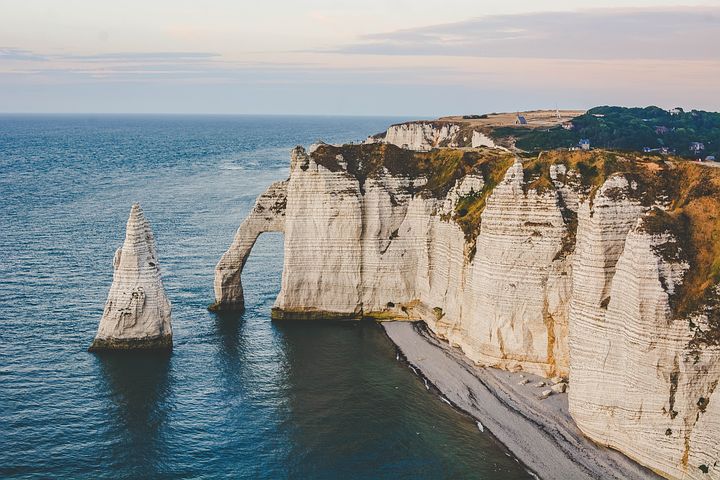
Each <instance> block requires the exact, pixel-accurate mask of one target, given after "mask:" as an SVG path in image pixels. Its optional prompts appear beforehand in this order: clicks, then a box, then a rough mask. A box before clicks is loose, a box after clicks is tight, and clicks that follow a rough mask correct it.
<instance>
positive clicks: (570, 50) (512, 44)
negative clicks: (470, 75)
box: [333, 7, 720, 60]
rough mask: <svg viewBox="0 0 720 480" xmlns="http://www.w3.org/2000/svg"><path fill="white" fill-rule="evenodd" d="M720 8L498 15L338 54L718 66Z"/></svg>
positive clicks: (370, 40) (372, 40) (368, 39)
mask: <svg viewBox="0 0 720 480" xmlns="http://www.w3.org/2000/svg"><path fill="white" fill-rule="evenodd" d="M718 45H720V8H717V7H677V8H670V9H598V10H584V11H577V12H541V13H529V14H519V15H493V16H487V17H480V18H474V19H471V20H467V21H463V22H458V23H450V24H443V25H433V26H428V27H422V28H416V29H411V30H399V31H395V32H389V33H384V34H373V35H365V36H363V37H362V38H361V39H360V41H358V42H356V43H353V44H349V45H346V46H343V47H340V48H337V49H333V51H336V52H341V53H351V54H373V55H426V56H434V55H443V56H447V55H453V56H469V57H505V58H508V57H510V58H560V59H583V60H585V59H590V60H608V59H678V60H679V59H682V60H718V59H720V49H719V48H718V47H717V46H718Z"/></svg>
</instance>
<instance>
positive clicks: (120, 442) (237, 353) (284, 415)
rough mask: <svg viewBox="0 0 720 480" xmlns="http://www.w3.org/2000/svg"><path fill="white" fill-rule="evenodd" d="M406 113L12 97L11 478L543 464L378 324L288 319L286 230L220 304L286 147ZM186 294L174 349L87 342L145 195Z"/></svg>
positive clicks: (499, 470)
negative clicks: (512, 446)
mask: <svg viewBox="0 0 720 480" xmlns="http://www.w3.org/2000/svg"><path fill="white" fill-rule="evenodd" d="M397 120H399V119H390V118H330V117H260V116H257V117H249V116H237V117H233V116H218V117H212V116H0V206H2V214H1V215H0V477H2V478H72V479H78V478H93V479H96V478H252V479H284V478H294V479H316V478H317V479H335V478H341V479H355V478H357V479H361V478H363V479H364V478H368V479H370V478H373V479H380V478H387V479H396V478H413V479H423V478H427V479H436V478H478V479H515V478H527V477H528V475H527V474H526V473H525V471H524V469H523V468H522V467H521V466H520V465H518V464H517V462H516V461H515V460H514V459H513V458H512V457H510V456H509V455H508V454H507V453H506V452H505V451H504V449H503V448H502V447H501V446H500V445H498V443H497V442H496V441H495V440H494V439H493V438H492V437H491V436H489V435H488V434H487V433H482V432H480V431H479V429H478V428H477V426H476V424H475V422H474V421H473V420H472V419H470V418H468V417H466V416H464V415H462V414H460V413H459V412H456V411H455V410H453V409H452V408H451V407H449V406H448V405H446V404H445V403H444V402H442V401H441V400H440V399H439V398H438V397H437V396H436V395H434V394H432V393H431V392H429V391H427V390H426V388H425V386H424V384H423V382H422V380H421V379H419V378H418V377H416V376H415V375H414V374H413V373H412V371H411V370H410V369H408V368H407V366H406V365H404V364H403V363H402V362H400V361H397V360H396V352H395V349H394V346H393V345H392V344H391V343H390V341H389V340H388V339H387V337H386V336H385V335H384V333H383V332H382V330H381V329H380V328H379V327H378V326H376V325H374V324H372V323H323V322H318V323H273V322H271V321H270V316H269V313H270V307H271V305H272V302H273V300H274V299H275V296H276V295H277V292H278V291H279V287H280V275H281V271H282V254H283V251H282V242H283V238H282V235H280V234H265V235H263V236H261V237H260V239H259V241H258V243H257V245H256V246H255V248H254V250H253V252H252V254H251V256H250V259H249V261H248V264H247V267H246V269H245V272H244V274H243V285H244V287H245V296H246V302H247V310H246V312H245V313H244V314H242V315H226V316H218V315H214V314H211V313H209V312H208V311H207V310H206V306H207V305H208V304H209V303H210V302H211V301H212V295H213V293H212V281H213V268H214V265H215V263H216V262H217V260H218V259H219V258H220V255H221V254H222V253H223V251H224V250H225V249H226V248H227V246H228V245H229V244H230V242H231V240H232V237H233V234H234V231H235V229H236V228H237V227H238V225H239V224H240V222H241V221H242V219H243V216H244V215H245V214H246V213H247V212H248V211H249V209H250V208H251V206H252V203H253V201H254V198H255V196H256V195H258V194H259V193H260V192H261V191H262V190H263V189H264V188H265V187H266V186H267V185H268V184H270V183H271V182H272V181H275V180H279V179H282V178H285V177H286V176H287V170H288V164H289V150H290V149H291V148H292V147H293V146H294V145H296V144H303V145H309V144H310V143H312V142H314V141H315V140H316V139H324V140H326V141H329V142H347V141H357V140H362V139H363V138H365V136H366V135H367V134H369V133H374V132H377V131H380V130H383V129H384V128H386V127H387V126H388V125H389V124H390V123H392V122H394V121H397ZM134 201H139V202H141V204H142V206H143V208H144V210H145V213H146V215H147V217H148V219H149V220H150V222H151V224H152V227H153V230H154V233H155V237H156V240H157V242H158V250H159V256H160V264H161V268H162V272H163V276H164V282H165V288H166V290H167V293H168V295H169V297H170V300H171V302H172V303H173V327H174V340H175V348H174V350H173V352H172V354H170V355H153V354H132V355H128V354H111V355H96V354H91V353H88V352H87V351H86V349H87V347H88V346H89V344H90V342H91V340H92V338H93V336H94V333H95V330H96V328H97V322H98V320H99V319H100V316H101V313H102V310H103V305H104V302H105V298H106V295H107V290H108V288H109V286H110V283H111V280H112V267H111V262H112V257H113V253H114V251H115V249H116V248H117V247H118V246H119V245H120V244H121V243H122V239H123V237H124V226H125V221H126V219H127V215H128V213H129V209H130V205H131V203H132V202H134Z"/></svg>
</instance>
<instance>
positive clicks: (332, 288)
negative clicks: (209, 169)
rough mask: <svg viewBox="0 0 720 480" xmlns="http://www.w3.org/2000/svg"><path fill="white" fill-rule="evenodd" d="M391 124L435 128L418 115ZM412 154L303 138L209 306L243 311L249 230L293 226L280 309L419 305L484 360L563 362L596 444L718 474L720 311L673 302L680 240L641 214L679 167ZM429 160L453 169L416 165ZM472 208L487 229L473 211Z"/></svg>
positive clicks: (536, 365) (680, 276) (233, 253)
mask: <svg viewBox="0 0 720 480" xmlns="http://www.w3.org/2000/svg"><path fill="white" fill-rule="evenodd" d="M388 135H389V137H388V138H386V143H392V144H396V142H399V143H398V144H399V145H403V146H408V145H412V146H414V147H418V148H421V149H425V147H427V146H428V145H432V146H434V145H436V144H437V143H438V140H437V138H435V137H433V138H432V139H431V140H428V138H429V136H428V135H429V134H428V133H427V132H425V131H424V130H423V128H422V126H419V127H418V128H417V130H416V131H415V130H414V131H408V132H405V133H402V135H405V136H403V137H402V138H400V137H401V132H398V134H397V135H395V134H392V135H390V130H389V131H388ZM391 140H392V141H391ZM403 152H404V151H403V150H401V149H397V148H395V147H392V148H391V146H390V145H360V146H345V147H333V146H329V145H320V146H318V147H316V149H315V150H314V151H311V152H310V153H306V152H305V150H304V149H302V148H300V147H297V148H296V149H295V150H294V151H293V153H292V160H291V166H290V176H289V179H288V180H286V181H284V182H279V183H276V184H273V185H272V186H271V187H270V188H269V189H268V191H267V192H266V193H264V194H263V195H261V196H260V198H259V199H258V201H257V203H256V205H255V208H254V209H253V210H252V212H251V213H250V215H249V216H248V219H247V220H246V221H245V222H244V223H243V225H242V226H241V227H240V229H239V230H238V233H237V235H236V237H235V241H234V242H233V244H232V246H231V247H230V249H229V250H228V252H227V253H226V254H225V255H224V256H223V258H222V260H221V261H220V263H219V264H218V266H217V269H216V279H215V295H216V303H215V304H214V307H215V308H217V309H220V310H222V309H239V308H242V301H243V300H242V286H241V281H240V277H241V272H242V266H243V264H244V262H245V259H246V258H247V255H248V254H249V251H250V249H251V248H252V245H253V243H254V241H255V239H256V238H257V236H258V235H259V234H260V233H262V232H264V231H282V232H284V235H285V254H284V255H285V256H284V269H283V275H282V285H281V290H280V293H279V295H278V298H277V300H276V302H275V305H274V308H273V312H272V315H273V318H276V319H306V318H361V317H370V318H376V319H380V320H424V321H425V322H426V323H427V324H428V326H429V328H430V329H431V330H432V331H433V332H434V333H435V334H436V335H438V336H440V337H442V338H445V339H447V340H448V341H449V342H450V343H451V344H453V345H456V346H459V347H460V348H461V349H462V350H463V352H464V353H465V355H467V356H468V357H469V358H471V359H472V360H474V361H475V362H477V363H478V364H482V365H487V366H493V367H499V368H505V369H511V370H524V371H528V372H532V373H537V374H541V375H544V376H547V377H550V376H555V375H559V376H565V377H567V376H569V377H570V389H569V400H570V409H571V414H572V416H573V418H574V419H575V421H576V422H577V424H578V426H579V427H580V429H581V430H582V431H583V432H584V433H585V434H586V435H587V436H588V437H590V438H591V439H593V440H595V441H596V442H598V443H601V444H603V445H607V446H610V447H613V448H616V449H618V450H620V451H622V452H624V453H626V454H627V455H629V456H630V457H632V458H634V459H636V460H637V461H638V462H640V463H642V464H644V465H646V466H648V467H650V468H652V469H653V470H655V471H657V472H658V473H660V474H662V475H664V476H667V477H670V478H691V479H695V478H697V479H705V478H709V479H720V462H719V461H718V445H720V418H718V414H719V413H720V406H719V405H718V404H720V397H718V395H720V394H719V393H717V391H716V386H717V384H718V382H719V381H720V345H719V343H720V342H716V341H715V340H713V338H714V337H713V335H711V333H712V332H714V330H713V329H714V328H717V327H718V326H717V325H715V324H714V323H713V322H712V321H711V318H715V317H712V316H713V315H716V312H715V310H712V311H710V310H707V308H710V307H707V308H706V310H705V311H704V312H703V311H701V310H698V311H697V312H696V313H693V314H692V315H686V316H677V315H676V314H675V311H674V310H673V308H672V301H673V300H672V299H673V298H675V297H674V295H676V294H677V292H679V291H680V289H681V287H682V285H683V282H684V281H685V278H686V276H687V272H688V271H689V270H690V266H689V264H688V261H687V260H686V259H685V257H684V256H683V255H682V254H678V255H675V256H674V257H673V256H672V255H669V254H667V252H668V251H669V250H672V249H673V248H675V250H682V249H681V248H679V247H678V246H677V245H676V243H677V239H676V238H675V237H674V236H673V234H672V233H667V232H665V233H663V232H660V233H658V232H655V231H652V229H650V228H649V227H648V228H646V226H645V222H646V221H648V222H649V220H650V219H651V217H652V215H653V214H652V212H654V211H655V210H653V208H654V207H659V208H661V209H668V208H670V203H671V202H670V200H668V199H667V198H663V197H661V196H658V198H657V199H652V201H648V195H649V193H648V192H650V193H652V192H653V191H654V190H652V189H651V188H650V187H648V186H647V185H650V183H647V184H646V183H642V181H641V178H640V177H642V175H646V177H647V178H650V179H651V180H652V178H654V177H653V175H655V174H654V173H653V172H655V170H657V169H658V168H660V169H662V170H663V172H665V171H667V172H673V171H677V170H673V169H676V167H675V166H672V165H671V166H668V167H667V168H666V167H664V166H660V167H657V166H656V165H655V164H652V165H649V166H648V167H647V169H646V170H647V172H650V173H647V174H644V173H642V172H644V171H645V170H643V169H644V168H645V167H638V168H640V170H638V171H639V172H641V173H638V171H633V172H632V173H625V172H624V171H622V169H619V171H618V172H612V171H609V172H608V173H607V176H605V177H603V176H602V174H599V173H598V171H603V170H602V169H603V168H605V170H604V171H608V170H609V169H610V167H607V166H606V167H603V166H602V165H603V164H597V165H596V164H592V163H587V162H589V161H590V160H588V159H586V158H585V157H582V156H583V155H591V153H580V152H573V153H567V155H572V156H574V157H572V158H569V157H568V158H565V157H563V158H560V159H559V160H558V161H557V162H554V160H552V159H547V160H542V161H541V159H537V160H528V161H526V162H521V161H520V160H519V159H513V157H512V155H511V154H509V153H502V152H498V151H497V150H492V151H490V150H478V152H480V153H477V155H478V156H479V157H481V156H482V155H486V154H489V152H495V153H493V155H495V157H493V159H492V162H495V163H494V164H495V165H497V164H501V163H502V164H503V165H505V167H504V168H503V170H502V171H501V172H500V175H499V177H497V172H496V171H494V170H493V169H492V168H491V165H492V164H493V163H492V162H489V163H488V162H486V163H482V162H483V161H479V163H478V164H476V165H475V164H472V161H475V159H476V158H479V157H468V156H463V157H457V159H458V160H457V165H456V166H455V164H453V168H446V167H447V165H448V162H449V160H446V158H445V157H443V156H442V155H441V154H437V155H438V156H435V157H431V153H432V152H430V153H428V152H420V153H416V154H413V153H403ZM433 152H435V151H433ZM483 152H485V153H483ZM403 155H405V156H403ZM412 155H416V156H415V157H413V156H412ZM378 156H384V157H383V158H384V159H385V160H386V161H385V163H384V164H383V163H382V162H381V163H380V164H378V163H377V158H378ZM447 158H450V157H447ZM452 158H456V157H452ZM578 159H579V160H578ZM431 160H432V161H435V162H437V165H439V166H438V167H428V168H437V169H438V170H440V169H443V168H444V169H445V170H442V172H440V173H437V175H435V176H434V174H433V173H432V171H431V170H429V169H428V168H426V169H425V170H422V169H421V170H418V171H415V170H413V169H412V168H407V169H405V167H408V163H407V162H410V161H416V162H418V164H421V163H423V162H426V163H427V162H430V161H431ZM593 161H594V160H593ZM613 161H617V162H621V163H622V162H625V161H626V160H625V159H620V160H613ZM373 162H376V164H373ZM543 162H545V163H543ZM573 162H575V163H573ZM583 162H585V163H583ZM370 164H373V165H375V166H374V167H372V168H370V167H368V165H370ZM576 164H577V165H579V166H580V167H582V168H583V169H585V170H583V172H585V173H582V172H580V171H579V170H578V169H576V168H575V166H574V165H576ZM548 165H549V166H548ZM586 165H590V166H589V167H588V166H586ZM606 165H614V163H612V162H610V161H608V163H607V164H606ZM623 165H626V164H625V163H623ZM627 165H630V163H629V162H628V163H627ZM546 167H547V168H546ZM542 168H546V170H547V171H546V170H542ZM693 168H695V167H693ZM698 168H700V167H698ZM592 169H594V170H592ZM587 171H592V172H594V173H591V174H590V173H587ZM448 172H450V173H448ZM457 172H461V173H459V174H458V173H457ZM493 172H495V173H493ZM448 175H449V176H448ZM658 175H659V174H658ZM639 181H640V184H639V183H638V182H639ZM438 182H440V184H442V185H444V186H443V187H442V188H438V187H437V185H438V184H439V183H438ZM443 182H444V183H443ZM448 182H449V183H448ZM653 185H654V184H653ZM653 188H654V187H653ZM689 198H690V197H689ZM688 201H691V200H688ZM473 209H475V210H473ZM477 211H481V214H478V215H479V216H478V217H477V219H478V220H477V225H476V226H473V225H469V226H468V224H467V223H463V221H464V219H468V218H471V216H472V215H473V212H477ZM472 218H475V217H472ZM652 218H654V217H652ZM678 245H679V244H678ZM680 253H682V252H680ZM719 295H720V294H719ZM719 303H720V302H719Z"/></svg>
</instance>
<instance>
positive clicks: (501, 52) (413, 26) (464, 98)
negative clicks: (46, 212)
mask: <svg viewBox="0 0 720 480" xmlns="http://www.w3.org/2000/svg"><path fill="white" fill-rule="evenodd" d="M718 45H720V0H705V1H695V2H693V3H692V4H680V3H678V1H677V0H667V1H665V0H603V1H595V0H574V1H565V0H547V1H539V0H512V1H508V0H503V1H495V0H489V1H482V0H442V1H438V0H432V1H425V0H354V1H347V0H333V1H331V0H311V1H300V0H294V1H293V0H261V1H258V0H253V1H247V0H235V1H231V0H142V1H138V0H123V1H119V0H63V1H58V0H0V112H28V113H44V112H63V113H221V114H320V115H398V116H415V117H435V116H439V115H451V114H472V113H487V112H494V111H517V110H529V109H536V108H561V109H562V108H589V107H591V106H594V105H605V104H611V105H627V106H638V105H639V106H645V105H651V104H652V105H658V106H661V107H666V108H669V107H674V106H682V107H685V108H698V109H704V110H720V95H719V94H718V91H719V90H720V89H719V88H718V87H719V86H720V80H719V79H720V48H718Z"/></svg>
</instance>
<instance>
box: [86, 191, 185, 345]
mask: <svg viewBox="0 0 720 480" xmlns="http://www.w3.org/2000/svg"><path fill="white" fill-rule="evenodd" d="M113 268H114V273H113V283H112V286H111V287H110V293H109V294H108V299H107V302H106V303H105V311H104V312H103V316H102V319H101V320H100V325H99V326H98V332H97V335H96V336H95V340H93V343H92V345H91V346H90V350H91V351H94V350H131V349H171V348H172V325H171V322H170V312H171V307H170V302H169V301H168V298H167V296H166V295H165V289H164V288H163V284H162V279H161V278H160V266H159V264H158V259H157V250H156V247H155V239H154V237H153V234H152V231H151V230H150V225H149V224H148V221H147V220H146V219H145V215H144V214H143V211H142V209H141V208H140V205H138V204H134V205H133V206H132V209H131V210H130V218H128V221H127V227H126V232H125V242H124V243H123V246H122V247H121V248H118V250H117V251H116V252H115V258H114V259H113Z"/></svg>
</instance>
